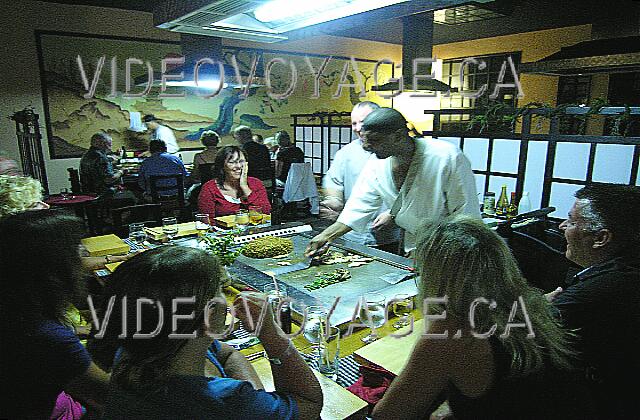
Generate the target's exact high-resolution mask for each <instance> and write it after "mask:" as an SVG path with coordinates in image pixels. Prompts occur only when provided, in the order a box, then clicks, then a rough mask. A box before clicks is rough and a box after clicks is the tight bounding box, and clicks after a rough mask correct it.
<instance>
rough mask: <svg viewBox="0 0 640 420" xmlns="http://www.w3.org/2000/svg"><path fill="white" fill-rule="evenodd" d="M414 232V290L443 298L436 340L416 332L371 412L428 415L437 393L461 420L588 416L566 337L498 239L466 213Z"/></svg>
mask: <svg viewBox="0 0 640 420" xmlns="http://www.w3.org/2000/svg"><path fill="white" fill-rule="evenodd" d="M418 231H419V232H421V234H420V235H419V238H418V239H419V240H418V242H417V249H416V268H417V269H418V271H419V272H420V273H421V279H422V281H421V284H420V285H419V289H420V292H421V294H422V296H423V297H424V298H445V297H446V300H447V301H446V303H443V304H442V307H440V308H439V309H438V311H439V312H440V313H439V315H440V316H441V319H437V320H436V321H434V322H432V323H431V324H430V325H429V326H428V332H429V333H431V334H442V337H441V338H433V336H428V335H426V334H423V335H422V336H421V337H420V338H419V339H418V341H417V343H416V345H415V347H414V349H413V352H412V354H411V356H410V358H409V361H408V363H407V366H406V367H405V369H404V370H403V371H402V372H401V373H400V375H399V376H398V377H397V378H396V379H395V380H394V381H393V383H392V384H391V386H390V388H389V390H388V391H387V393H386V394H385V396H384V398H383V399H382V400H381V401H380V402H379V403H378V404H377V405H376V407H375V410H374V411H373V418H374V419H376V420H377V419H398V418H402V419H418V418H419V419H423V418H428V416H429V414H431V413H432V412H433V411H434V410H435V409H436V408H437V407H438V406H439V405H440V404H441V403H442V402H443V401H444V400H448V402H449V406H450V408H451V410H452V411H453V415H454V417H455V418H456V419H458V420H461V419H485V418H491V419H521V418H531V419H534V418H538V419H541V418H544V419H549V418H562V419H569V418H580V419H583V418H589V416H590V413H591V411H590V408H591V407H590V404H589V403H588V399H587V398H588V395H587V394H586V393H585V392H584V390H583V388H581V383H580V382H579V381H578V380H575V381H574V380H573V376H572V375H571V374H569V373H570V372H571V371H572V359H573V356H574V352H573V351H572V349H571V347H570V345H569V339H570V336H569V335H568V333H567V332H565V331H564V330H562V329H561V328H560V327H559V326H558V324H557V323H556V321H555V320H554V318H553V315H552V311H551V309H550V305H549V303H548V302H547V301H546V299H545V298H544V296H543V295H542V294H541V293H540V292H539V291H538V290H536V289H533V288H531V287H529V286H528V285H527V283H526V281H525V279H524V278H523V277H522V275H521V273H520V270H519V269H518V266H517V263H516V261H515V260H514V258H513V256H512V255H511V253H510V252H509V249H508V248H507V246H506V244H505V243H504V242H503V240H502V239H501V238H500V237H499V236H498V235H496V234H495V233H494V232H493V231H491V230H490V229H488V228H487V227H485V225H484V224H483V223H482V222H481V221H478V220H475V219H472V218H470V217H468V216H456V217H453V218H447V219H445V220H443V221H440V222H437V223H434V224H432V225H428V226H426V227H425V228H424V229H420V230H418ZM514 305H517V308H516V310H515V313H514V314H512V309H513V307H514ZM431 306H433V305H431ZM445 310H446V312H444V311H445ZM514 315H515V316H514ZM516 323H517V324H520V325H517V326H516V325H515V324H516ZM417 333H420V334H422V333H423V332H422V331H419V332H417ZM530 333H533V335H530Z"/></svg>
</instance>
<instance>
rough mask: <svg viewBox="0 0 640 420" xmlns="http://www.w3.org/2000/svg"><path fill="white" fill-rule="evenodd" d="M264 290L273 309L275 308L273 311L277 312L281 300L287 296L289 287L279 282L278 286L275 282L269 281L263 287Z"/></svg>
mask: <svg viewBox="0 0 640 420" xmlns="http://www.w3.org/2000/svg"><path fill="white" fill-rule="evenodd" d="M262 291H263V292H264V293H265V294H266V295H267V299H268V300H269V303H270V304H271V309H273V313H274V314H275V313H276V310H277V309H278V305H279V304H280V301H281V300H282V299H283V298H285V297H287V287H286V286H285V285H284V284H278V287H277V288H276V285H275V284H273V283H269V284H266V285H265V286H264V287H263V288H262Z"/></svg>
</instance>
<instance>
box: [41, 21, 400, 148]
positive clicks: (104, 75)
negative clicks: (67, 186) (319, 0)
mask: <svg viewBox="0 0 640 420" xmlns="http://www.w3.org/2000/svg"><path fill="white" fill-rule="evenodd" d="M36 36H37V42H38V46H39V55H40V65H41V67H40V68H41V78H42V89H43V98H44V102H45V104H44V105H45V115H46V122H47V133H48V138H49V151H50V156H51V158H52V159H60V158H72V157H79V156H81V155H82V154H83V153H84V151H85V150H87V149H88V147H89V141H90V138H91V135H92V134H94V133H96V132H98V131H105V132H107V133H109V134H110V135H111V136H112V138H113V149H114V150H115V149H118V148H121V147H123V146H124V147H125V148H126V149H127V150H144V149H146V146H147V144H148V137H149V135H148V133H147V132H145V131H143V130H144V127H142V129H140V128H136V124H131V121H130V113H131V112H134V113H140V115H145V114H154V115H155V116H156V117H158V118H160V119H162V121H163V124H164V125H166V126H168V127H170V128H171V129H173V130H174V133H175V134H176V138H177V139H178V144H179V145H180V147H181V148H182V149H183V150H189V149H199V148H202V145H201V144H200V141H199V138H200V134H201V133H202V131H204V130H215V131H216V132H218V134H220V135H221V136H222V139H223V144H224V143H229V142H231V141H232V138H231V135H230V132H231V129H232V128H233V127H235V126H237V125H240V124H243V125H248V126H249V127H251V128H252V129H253V130H254V132H255V133H258V134H262V135H263V136H264V137H269V136H272V135H273V134H274V133H275V132H276V131H278V130H291V124H292V122H293V120H292V118H291V114H309V113H323V112H334V111H338V112H345V111H346V112H349V111H350V110H351V108H352V107H353V105H354V104H357V103H358V102H361V101H364V100H371V101H374V102H377V103H379V104H380V105H383V106H389V105H390V102H391V101H390V100H389V99H384V98H382V97H381V96H380V95H379V94H378V93H376V92H372V91H371V86H372V85H373V84H374V67H375V62H374V61H370V60H360V59H355V60H352V59H350V58H348V57H339V58H338V57H332V58H331V59H330V60H329V62H328V64H327V65H326V67H325V68H324V70H323V71H322V73H321V76H320V77H319V86H320V88H319V94H320V96H319V97H318V98H313V96H314V91H315V84H316V82H315V76H314V73H313V72H312V71H311V69H310V67H309V62H310V63H311V64H312V65H313V67H314V68H315V69H316V71H317V69H318V68H319V67H320V66H321V65H322V63H323V61H324V60H325V59H326V57H325V56H318V55H309V56H305V55H301V54H292V53H285V52H278V51H262V50H254V49H236V48H233V49H231V48H227V49H225V50H224V59H225V61H226V62H227V63H228V64H232V63H233V57H235V62H236V63H237V66H238V68H239V69H240V71H241V74H242V75H243V76H242V77H243V85H238V84H237V81H236V78H235V75H234V74H231V75H228V74H227V75H225V82H229V83H228V86H227V87H225V88H223V89H221V90H220V92H219V93H218V94H217V95H215V96H213V97H208V98H206V97H203V95H207V94H211V93H212V92H213V89H199V90H198V89H195V88H187V87H170V88H168V89H167V91H166V93H184V97H181V98H166V97H165V98H163V97H162V96H160V94H161V93H162V92H161V90H160V84H159V83H154V84H153V85H152V86H151V88H150V89H149V90H148V91H145V89H147V83H146V80H147V79H148V75H149V74H150V68H151V69H152V70H153V72H154V74H155V76H154V79H155V80H160V70H161V60H162V59H163V58H165V57H175V56H178V55H180V45H179V44H178V43H169V42H158V41H152V40H136V39H131V38H126V39H124V38H105V37H97V36H95V37H94V36H87V35H78V34H65V33H52V32H39V33H37V34H36ZM256 57H257V58H258V66H257V69H258V72H257V75H258V76H262V77H259V78H257V79H256V80H255V83H254V84H252V85H251V86H250V88H248V89H245V88H244V86H246V80H247V75H248V73H249V69H250V67H251V64H252V61H253V60H254V59H256ZM127 59H137V60H139V61H131V65H130V78H129V79H130V86H129V93H130V94H138V95H140V96H136V97H131V96H129V97H127V95H126V91H127V77H126V67H127V65H126V63H127ZM272 59H281V60H282V61H278V62H277V63H276V64H274V65H273V66H272V67H271V77H270V80H271V91H270V90H269V88H268V86H266V81H265V78H264V69H265V64H266V63H269V62H270V61H271V60H272ZM80 61H81V63H80ZM354 63H355V66H354ZM345 65H346V66H348V68H347V71H346V72H344V69H345ZM293 67H295V72H296V73H297V74H296V77H295V82H293V83H292V74H293ZM355 67H357V69H356V68H355ZM212 69H213V67H211V66H208V68H207V66H205V67H203V68H202V73H201V77H202V74H205V75H206V72H207V71H210V72H213V71H214V70H212ZM82 70H84V77H83V71H82ZM391 72H392V69H391V65H389V64H384V65H380V66H379V68H378V83H380V84H382V83H384V82H385V81H386V80H387V79H388V78H389V77H391ZM167 74H173V73H172V71H171V70H168V71H167ZM83 79H84V80H83ZM358 79H359V80H360V81H361V83H362V84H363V85H364V86H365V92H366V93H365V95H364V96H361V95H360V89H359V88H358V87H354V86H346V85H347V84H353V85H355V86H359V84H358V83H359V81H358ZM185 80H192V76H190V75H188V74H187V75H185ZM92 84H95V92H94V93H91V86H92ZM341 84H344V85H345V86H343V87H342V89H341V91H340V95H339V96H338V97H335V96H336V93H337V92H338V89H339V88H340V85H341ZM287 91H290V95H288V96H287V97H274V95H271V96H270V95H269V92H273V93H275V94H282V93H284V92H287Z"/></svg>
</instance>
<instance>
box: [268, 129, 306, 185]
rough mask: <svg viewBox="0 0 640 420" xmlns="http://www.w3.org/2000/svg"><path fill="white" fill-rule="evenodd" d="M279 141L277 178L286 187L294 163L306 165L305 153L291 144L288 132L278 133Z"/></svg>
mask: <svg viewBox="0 0 640 420" xmlns="http://www.w3.org/2000/svg"><path fill="white" fill-rule="evenodd" d="M275 139H276V140H277V141H278V146H280V148H279V149H278V155H277V157H276V178H277V180H278V181H280V182H281V183H282V184H281V186H284V183H285V182H287V175H288V174H289V168H290V167H291V164H292V163H304V152H303V151H302V149H300V148H299V147H298V146H296V145H295V144H291V137H289V133H287V132H286V131H284V130H282V131H278V132H277V133H276V135H275Z"/></svg>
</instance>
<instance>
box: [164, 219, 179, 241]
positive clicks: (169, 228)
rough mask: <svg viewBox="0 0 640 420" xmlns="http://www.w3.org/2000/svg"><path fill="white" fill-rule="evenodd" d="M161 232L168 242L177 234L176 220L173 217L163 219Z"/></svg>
mask: <svg viewBox="0 0 640 420" xmlns="http://www.w3.org/2000/svg"><path fill="white" fill-rule="evenodd" d="M162 232H163V233H164V234H165V235H167V238H169V242H171V240H172V239H173V238H175V237H176V235H177V234H178V219H176V218H175V217H165V218H164V219H162Z"/></svg>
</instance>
